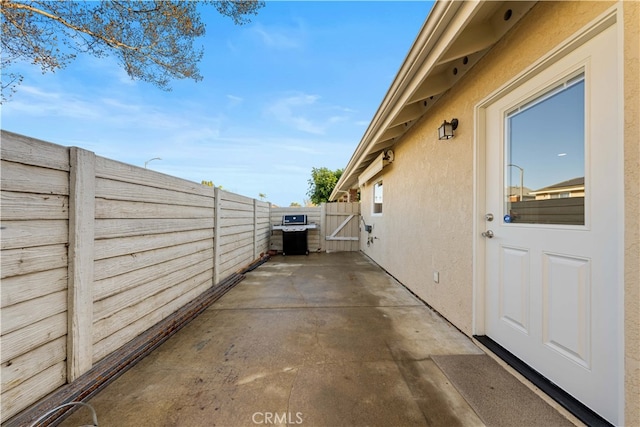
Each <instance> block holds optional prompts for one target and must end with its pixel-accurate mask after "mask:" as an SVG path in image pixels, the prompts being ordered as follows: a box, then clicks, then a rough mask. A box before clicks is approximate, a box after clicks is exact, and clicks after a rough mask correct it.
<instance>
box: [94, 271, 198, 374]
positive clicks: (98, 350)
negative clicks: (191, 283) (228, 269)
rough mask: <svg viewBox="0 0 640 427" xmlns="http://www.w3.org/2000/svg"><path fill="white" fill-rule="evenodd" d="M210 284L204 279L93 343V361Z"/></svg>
mask: <svg viewBox="0 0 640 427" xmlns="http://www.w3.org/2000/svg"><path fill="white" fill-rule="evenodd" d="M210 286H211V282H210V281H209V280H204V281H203V282H202V283H201V284H199V285H198V286H196V287H194V288H193V289H191V291H189V292H187V293H185V294H183V295H181V296H179V297H178V298H177V299H175V300H173V301H172V302H171V303H169V304H167V305H165V306H163V307H160V308H158V309H157V310H155V311H154V312H152V313H150V314H147V315H146V316H144V317H142V318H140V319H138V320H137V321H135V322H134V323H132V324H130V325H128V327H127V328H123V329H120V330H119V331H117V332H116V333H114V334H112V335H109V336H108V337H107V338H105V339H103V340H102V341H99V342H97V343H94V346H93V350H94V353H93V361H94V363H95V362H97V361H99V360H100V359H102V358H103V357H104V356H106V355H108V354H109V353H111V352H112V351H115V350H117V349H118V348H119V347H120V346H121V345H122V343H126V342H128V341H130V340H132V339H133V338H135V337H136V336H138V335H139V334H141V333H142V332H144V331H146V330H147V329H149V327H150V326H152V325H155V324H156V323H158V322H159V321H160V320H162V319H164V318H165V317H167V316H168V315H170V314H171V313H173V312H174V311H176V310H177V309H178V308H180V307H182V306H183V305H185V304H187V303H188V302H189V301H191V300H193V299H195V298H196V297H198V296H199V295H200V294H202V293H203V292H204V291H206V290H207V289H208V288H209V287H210Z"/></svg>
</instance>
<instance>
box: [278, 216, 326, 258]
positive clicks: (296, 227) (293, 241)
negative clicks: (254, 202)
mask: <svg viewBox="0 0 640 427" xmlns="http://www.w3.org/2000/svg"><path fill="white" fill-rule="evenodd" d="M314 228H316V224H309V223H308V222H307V216H306V215H283V216H282V223H281V224H276V225H274V226H273V230H280V231H282V255H287V254H289V255H309V245H308V242H307V234H308V231H309V230H310V229H314Z"/></svg>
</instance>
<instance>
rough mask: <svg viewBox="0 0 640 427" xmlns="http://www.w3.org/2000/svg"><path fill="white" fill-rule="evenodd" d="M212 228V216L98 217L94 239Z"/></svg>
mask: <svg viewBox="0 0 640 427" xmlns="http://www.w3.org/2000/svg"><path fill="white" fill-rule="evenodd" d="M203 228H213V218H197V219H173V218H168V219H165V218H160V219H155V218H152V219H98V220H96V228H95V236H96V239H111V238H114V237H127V236H141V235H145V234H162V233H174V232H176V231H189V230H200V229H203Z"/></svg>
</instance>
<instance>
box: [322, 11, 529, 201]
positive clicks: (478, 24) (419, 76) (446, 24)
mask: <svg viewBox="0 0 640 427" xmlns="http://www.w3.org/2000/svg"><path fill="white" fill-rule="evenodd" d="M535 3H536V1H504V2H500V1H480V2H472V1H456V0H453V1H451V0H446V1H436V3H435V4H434V6H433V8H432V9H431V12H430V13H429V16H428V17H427V19H426V21H425V23H424V24H423V26H422V28H421V29H420V32H419V33H418V36H417V37H416V40H415V42H414V43H413V46H412V47H411V49H410V50H409V53H408V54H407V57H406V58H405V60H404V62H403V64H402V66H401V67H400V70H399V71H398V73H397V75H396V77H395V79H394V80H393V82H392V83H391V87H390V88H389V90H388V91H387V94H386V95H385V97H384V99H383V100H382V103H381V104H380V106H379V107H378V110H377V112H376V114H375V115H374V117H373V119H372V120H371V123H370V124H369V127H368V128H367V130H366V131H365V133H364V135H363V137H362V139H361V140H360V143H359V144H358V146H357V147H356V150H355V151H354V153H353V155H352V156H351V159H350V160H349V163H348V164H347V166H346V167H345V169H344V172H343V174H342V176H341V177H340V180H339V181H338V183H337V184H336V187H335V188H334V190H333V192H332V193H331V197H330V200H336V199H337V198H338V197H339V194H340V193H343V192H346V191H348V190H349V189H351V188H355V187H357V186H358V176H359V175H360V174H361V173H362V172H363V171H365V170H366V169H367V168H368V167H369V165H370V164H371V163H372V162H373V161H375V160H376V159H377V158H378V157H379V156H380V153H381V152H384V151H385V150H387V149H388V148H390V147H392V146H393V145H394V144H396V143H397V142H398V141H399V140H400V139H401V138H402V137H403V135H404V134H405V133H406V132H407V131H408V130H409V129H410V128H411V126H413V125H414V124H415V123H416V122H417V121H418V120H420V118H422V117H423V116H424V115H425V114H427V112H428V111H429V110H430V109H431V107H432V106H433V105H434V104H435V102H436V101H437V100H438V99H439V97H440V96H441V95H442V94H444V93H445V92H446V91H447V90H449V89H450V88H451V87H453V86H454V85H455V84H456V82H457V81H458V80H459V79H460V78H461V77H462V76H463V75H464V74H465V73H466V72H467V71H468V70H469V69H470V68H471V67H472V66H473V65H474V64H475V63H477V62H478V61H479V60H480V58H482V57H483V56H484V55H485V53H486V52H487V51H489V49H490V48H491V47H492V46H493V45H494V44H495V43H496V42H498V41H499V40H500V39H501V38H502V37H503V36H504V34H506V33H507V31H509V29H511V28H512V27H513V26H514V25H515V24H516V23H517V22H518V21H519V20H520V18H522V17H523V16H524V15H525V14H526V13H527V12H528V11H529V10H530V9H531V7H533V5H534V4H535Z"/></svg>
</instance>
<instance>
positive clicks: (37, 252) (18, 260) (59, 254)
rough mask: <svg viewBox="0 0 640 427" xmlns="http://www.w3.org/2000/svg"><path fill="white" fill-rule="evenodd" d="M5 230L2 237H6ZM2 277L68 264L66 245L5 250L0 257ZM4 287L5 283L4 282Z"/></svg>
mask: <svg viewBox="0 0 640 427" xmlns="http://www.w3.org/2000/svg"><path fill="white" fill-rule="evenodd" d="M4 237H5V236H4V231H3V236H2V238H3V239H4ZM0 263H1V268H0V271H1V273H2V274H1V275H0V277H1V278H2V279H4V278H6V277H11V276H19V275H22V274H29V273H34V272H38V271H46V270H52V269H55V268H59V267H65V268H66V266H67V247H66V246H65V245H63V244H62V245H53V246H38V247H33V248H19V249H10V250H3V251H2V257H0ZM3 287H4V283H3Z"/></svg>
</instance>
